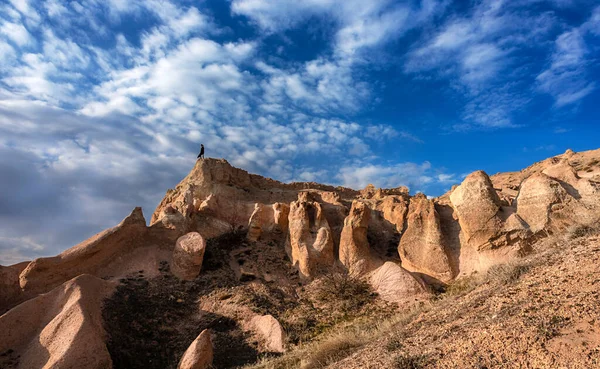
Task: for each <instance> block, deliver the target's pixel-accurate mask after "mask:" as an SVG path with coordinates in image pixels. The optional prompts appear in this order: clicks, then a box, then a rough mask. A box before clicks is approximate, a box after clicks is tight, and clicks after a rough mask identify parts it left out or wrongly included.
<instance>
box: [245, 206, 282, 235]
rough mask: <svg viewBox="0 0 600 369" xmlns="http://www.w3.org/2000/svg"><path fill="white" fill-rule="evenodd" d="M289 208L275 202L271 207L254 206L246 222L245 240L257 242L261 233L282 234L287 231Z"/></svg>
mask: <svg viewBox="0 0 600 369" xmlns="http://www.w3.org/2000/svg"><path fill="white" fill-rule="evenodd" d="M289 213H290V207H289V205H287V204H283V203H280V202H277V203H275V204H272V205H263V204H258V203H257V204H255V206H254V212H253V213H252V215H251V216H250V221H249V222H248V233H247V238H248V240H249V241H258V240H259V239H260V237H261V236H262V235H263V233H273V232H275V233H277V234H279V235H280V234H283V233H285V232H287V230H288V223H289V219H288V217H289Z"/></svg>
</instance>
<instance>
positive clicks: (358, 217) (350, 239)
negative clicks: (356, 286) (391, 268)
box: [340, 200, 372, 275]
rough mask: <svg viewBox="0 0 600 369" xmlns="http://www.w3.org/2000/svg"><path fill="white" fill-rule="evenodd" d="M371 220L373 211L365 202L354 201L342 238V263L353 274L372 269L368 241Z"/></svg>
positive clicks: (345, 221) (345, 222)
mask: <svg viewBox="0 0 600 369" xmlns="http://www.w3.org/2000/svg"><path fill="white" fill-rule="evenodd" d="M370 219H371V209H369V207H368V206H367V205H366V204H365V203H364V202H361V201H358V200H354V201H353V202H352V208H351V209H350V214H349V215H348V216H347V217H346V219H345V220H344V228H343V230H342V235H341V238H340V261H341V262H342V264H343V265H344V266H345V267H346V268H347V269H348V271H349V272H350V273H352V274H356V275H360V274H363V273H366V272H368V271H369V270H370V269H371V264H372V262H371V254H370V250H369V241H368V240H367V227H368V226H369V221H370Z"/></svg>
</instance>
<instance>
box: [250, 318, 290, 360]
mask: <svg viewBox="0 0 600 369" xmlns="http://www.w3.org/2000/svg"><path fill="white" fill-rule="evenodd" d="M250 325H251V326H252V328H253V330H254V331H255V332H256V333H257V334H258V335H259V336H260V338H261V340H262V341H264V343H265V347H266V350H267V351H269V352H278V353H283V352H285V332H284V330H283V328H282V327H281V324H279V322H278V321H277V319H275V318H274V317H273V316H272V315H260V316H255V317H254V318H252V319H251V320H250Z"/></svg>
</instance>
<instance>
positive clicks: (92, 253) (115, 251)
mask: <svg viewBox="0 0 600 369" xmlns="http://www.w3.org/2000/svg"><path fill="white" fill-rule="evenodd" d="M146 232H147V228H146V221H145V219H144V215H143V214H142V209H141V208H135V209H134V210H133V211H132V212H131V214H130V215H129V216H128V217H126V218H125V219H124V220H123V221H122V222H121V223H119V225H117V226H116V227H113V228H110V229H107V230H105V231H103V232H100V233H98V234H97V235H95V236H93V237H92V238H90V239H88V240H86V241H84V242H82V243H80V244H79V245H77V246H74V247H72V248H70V249H68V250H66V251H64V252H62V253H61V254H60V255H58V256H54V257H50V258H39V259H36V260H34V261H32V262H31V263H30V264H29V265H28V266H27V268H25V270H23V272H22V273H21V276H20V285H21V288H23V290H24V291H26V292H32V293H41V292H44V291H48V290H50V289H51V288H53V287H56V286H58V285H60V284H61V283H64V282H65V281H68V280H70V279H72V278H75V277H76V276H78V275H81V274H97V272H98V271H99V270H100V269H101V268H104V267H106V266H107V265H108V264H110V263H111V262H112V261H114V260H115V259H116V258H117V257H118V256H119V255H122V254H124V253H126V252H127V251H131V250H132V249H133V248H135V247H138V246H141V245H142V244H143V243H144V238H145V236H146Z"/></svg>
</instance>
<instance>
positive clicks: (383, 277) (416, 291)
mask: <svg viewBox="0 0 600 369" xmlns="http://www.w3.org/2000/svg"><path fill="white" fill-rule="evenodd" d="M369 282H370V283H371V286H373V290H374V291H375V292H377V293H378V294H379V296H380V297H381V298H382V299H384V300H385V301H389V302H400V301H403V300H406V299H407V298H409V297H410V296H413V297H414V296H418V295H421V294H423V293H426V292H427V290H426V288H425V287H424V286H423V285H422V284H421V282H420V281H418V280H417V279H416V278H415V277H413V276H412V275H411V274H410V273H409V272H408V271H406V270H405V269H403V268H402V267H401V266H399V265H398V264H396V263H393V262H391V261H388V262H385V263H384V264H383V265H382V266H380V267H379V268H377V269H376V270H375V271H374V272H373V273H372V275H371V277H370V280H369Z"/></svg>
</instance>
